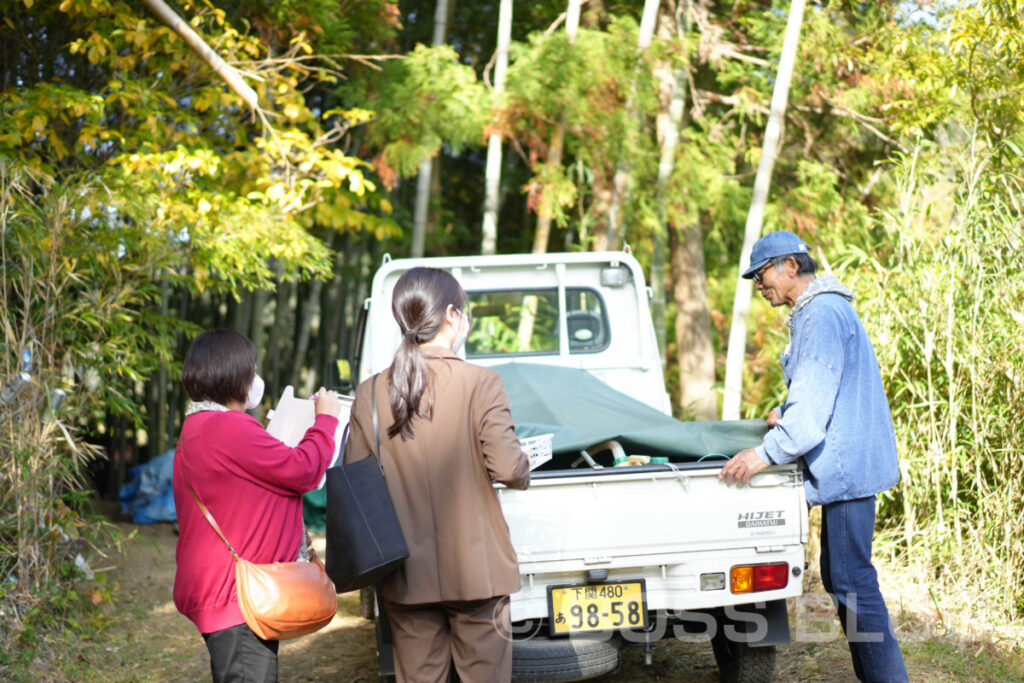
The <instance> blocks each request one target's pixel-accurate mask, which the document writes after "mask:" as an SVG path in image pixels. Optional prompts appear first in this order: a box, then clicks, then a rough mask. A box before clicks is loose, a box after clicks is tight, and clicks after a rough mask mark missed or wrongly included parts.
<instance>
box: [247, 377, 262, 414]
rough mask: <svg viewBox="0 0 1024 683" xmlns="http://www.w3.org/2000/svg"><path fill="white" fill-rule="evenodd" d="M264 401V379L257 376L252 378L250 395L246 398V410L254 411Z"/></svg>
mask: <svg viewBox="0 0 1024 683" xmlns="http://www.w3.org/2000/svg"><path fill="white" fill-rule="evenodd" d="M262 400H263V378H262V377H260V376H259V375H256V376H255V377H253V378H252V386H250V387H249V395H248V396H246V397H245V409H246V410H252V409H253V408H255V407H256V406H258V405H259V404H260V401H262Z"/></svg>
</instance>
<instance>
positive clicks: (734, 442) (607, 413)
mask: <svg viewBox="0 0 1024 683" xmlns="http://www.w3.org/2000/svg"><path fill="white" fill-rule="evenodd" d="M493 368H494V370H496V371H497V372H498V373H500V374H501V379H502V381H503V382H504V384H505V391H507V392H508V398H509V403H510V405H511V408H512V421H513V422H515V425H516V434H517V435H518V436H519V437H520V438H524V437H528V436H537V435H540V434H548V433H551V434H554V439H553V444H552V446H553V450H554V453H555V460H556V462H553V463H552V464H551V467H558V466H559V463H558V462H557V461H558V460H559V458H558V456H559V454H564V455H568V456H578V455H579V452H580V451H581V450H583V449H586V448H589V447H591V446H594V445H596V444H599V443H602V442H604V441H609V440H612V439H614V440H617V441H618V442H619V443H620V444H622V446H623V448H624V449H625V451H626V453H628V454H644V455H653V456H667V457H669V458H671V459H672V460H673V461H675V462H683V461H687V460H695V459H699V458H702V457H704V456H708V455H711V454H721V455H725V456H732V455H735V454H736V453H737V452H739V451H741V450H743V449H744V448H752V447H754V446H757V445H759V444H760V443H761V439H762V438H763V437H764V434H765V432H767V430H768V425H767V424H766V423H765V421H764V420H734V421H711V422H682V421H680V420H677V419H675V418H674V417H671V416H670V415H665V414H664V413H662V412H660V411H658V410H656V409H654V408H652V407H650V406H648V405H647V404H645V403H641V402H640V401H637V400H636V399H634V398H632V397H630V396H627V395H625V394H623V393H621V392H619V391H616V390H615V389H612V388H611V387H610V386H608V385H607V384H605V383H604V382H602V381H601V380H599V379H598V378H596V377H594V376H593V375H591V374H590V373H588V372H586V371H585V370H580V369H577V368H565V367H559V366H552V365H540V364H536V363H505V364H501V365H495V366H493ZM562 466H564V463H562ZM544 469H549V467H548V466H544Z"/></svg>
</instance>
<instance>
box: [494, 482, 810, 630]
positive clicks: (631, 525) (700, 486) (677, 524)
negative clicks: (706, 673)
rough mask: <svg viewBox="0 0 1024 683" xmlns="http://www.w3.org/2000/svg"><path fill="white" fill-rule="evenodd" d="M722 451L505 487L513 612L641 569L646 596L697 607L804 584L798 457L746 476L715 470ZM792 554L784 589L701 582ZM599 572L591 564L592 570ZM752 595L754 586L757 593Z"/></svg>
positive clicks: (791, 590) (544, 610)
mask: <svg viewBox="0 0 1024 683" xmlns="http://www.w3.org/2000/svg"><path fill="white" fill-rule="evenodd" d="M720 469H721V463H720V462H719V463H715V464H709V463H692V464H688V465H686V464H684V465H676V466H668V465H647V466H643V467H625V468H622V467H619V468H606V469H602V470H593V469H589V468H587V469H584V470H560V471H550V472H535V473H534V475H533V479H532V481H531V484H530V488H529V489H528V490H526V491H516V490H512V489H505V488H501V487H499V488H498V494H499V499H500V501H501V505H502V509H503V511H504V514H505V519H506V520H507V521H508V524H509V529H510V531H511V534H512V543H513V545H514V547H515V549H516V553H517V555H518V557H519V571H520V574H521V576H522V580H523V587H522V590H521V591H520V592H519V593H517V594H515V595H513V596H512V619H513V621H522V620H526V619H538V618H543V617H545V616H546V615H547V614H548V604H547V587H548V586H551V585H563V584H571V583H584V582H585V581H586V580H587V579H586V577H587V572H588V571H591V570H597V571H598V574H596V575H597V576H603V572H601V571H600V570H607V576H606V577H605V578H603V579H602V580H607V581H616V580H636V579H644V580H645V582H646V589H647V600H648V603H647V604H648V608H649V609H651V610H660V609H666V610H689V609H701V608H709V607H715V606H722V605H729V604H744V603H749V602H752V601H754V600H775V599H779V598H785V597H790V596H794V595H799V594H800V593H801V590H802V589H801V583H802V582H801V580H799V579H798V578H796V577H797V576H799V574H800V573H801V572H802V570H803V563H804V548H803V543H805V542H806V539H807V507H806V504H805V503H804V495H803V483H802V478H801V475H800V472H799V471H798V469H797V468H796V467H795V466H784V467H772V468H769V469H767V470H765V471H763V472H761V473H759V474H757V475H755V476H754V478H753V479H752V480H751V483H750V485H749V486H747V487H743V488H734V487H730V486H726V485H725V484H723V483H721V482H720V481H719V480H718V471H719V470H720ZM769 562H772V563H773V562H787V563H789V565H790V567H791V568H794V567H795V568H798V571H797V572H796V573H795V574H792V575H791V576H792V577H793V578H792V580H790V581H789V584H788V585H787V586H786V587H785V588H783V589H780V590H773V591H767V592H764V593H757V594H736V595H733V594H731V593H730V590H729V586H728V584H727V583H726V585H725V586H724V588H721V589H716V590H701V575H702V574H716V573H724V574H725V576H728V575H729V571H730V569H731V567H732V566H734V565H739V564H752V563H753V564H757V563H769ZM592 576H593V575H592ZM752 596H753V597H752Z"/></svg>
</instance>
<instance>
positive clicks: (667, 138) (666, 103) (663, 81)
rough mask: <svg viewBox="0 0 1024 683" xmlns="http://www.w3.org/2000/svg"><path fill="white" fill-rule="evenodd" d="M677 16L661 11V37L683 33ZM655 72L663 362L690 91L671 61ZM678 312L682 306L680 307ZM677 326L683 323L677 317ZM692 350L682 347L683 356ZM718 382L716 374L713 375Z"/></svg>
mask: <svg viewBox="0 0 1024 683" xmlns="http://www.w3.org/2000/svg"><path fill="white" fill-rule="evenodd" d="M676 24H677V19H676V16H675V15H674V13H673V12H670V11H662V12H659V14H658V23H657V32H658V36H659V37H660V38H667V39H671V38H673V37H674V36H676V35H678V34H682V33H683V32H682V27H678V26H676ZM654 75H655V76H656V77H657V78H658V80H659V82H660V84H659V88H658V100H659V102H660V111H659V112H658V116H657V139H658V142H659V143H660V145H662V150H660V156H659V160H658V165H657V193H656V200H655V203H654V206H655V208H656V211H657V225H656V227H655V228H654V234H653V246H652V250H651V259H650V289H651V295H652V296H651V316H652V318H653V322H654V334H655V336H656V337H657V350H658V352H659V353H660V356H662V362H663V365H664V364H665V359H666V341H665V340H666V336H667V333H666V328H667V327H668V326H667V323H666V313H665V308H666V302H665V299H666V296H665V261H666V251H667V250H666V237H667V236H668V231H669V230H670V229H672V228H671V227H670V226H669V225H667V221H666V210H665V201H666V200H665V197H666V190H667V188H668V185H669V181H670V180H671V179H672V174H673V172H674V170H675V167H676V148H677V147H678V142H679V128H680V126H682V124H683V113H684V111H685V108H686V91H685V90H684V89H683V87H682V85H681V84H682V83H684V82H685V81H684V79H685V74H684V73H683V72H682V71H681V70H676V69H674V68H673V66H672V63H671V61H668V60H663V61H662V62H660V63H658V65H657V66H656V67H655V69H654ZM677 315H678V309H677ZM676 324H677V326H678V325H679V322H678V319H677V323H676ZM683 352H689V349H682V348H680V349H679V353H680V356H681V355H682V353H683ZM712 380H713V381H714V377H713V378H712Z"/></svg>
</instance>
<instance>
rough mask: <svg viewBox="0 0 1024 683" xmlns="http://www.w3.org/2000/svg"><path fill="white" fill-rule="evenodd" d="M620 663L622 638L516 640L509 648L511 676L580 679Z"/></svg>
mask: <svg viewBox="0 0 1024 683" xmlns="http://www.w3.org/2000/svg"><path fill="white" fill-rule="evenodd" d="M621 663H622V641H621V640H620V639H619V638H618V637H617V636H613V637H611V638H607V637H605V638H601V639H596V638H548V637H547V636H541V635H537V636H534V637H533V638H530V639H528V640H517V641H515V644H514V646H513V649H512V680H513V681H517V682H526V681H582V680H584V679H587V678H593V677H594V676H600V675H601V674H606V673H610V672H612V671H615V670H616V669H618V668H619V666H620V665H621Z"/></svg>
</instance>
